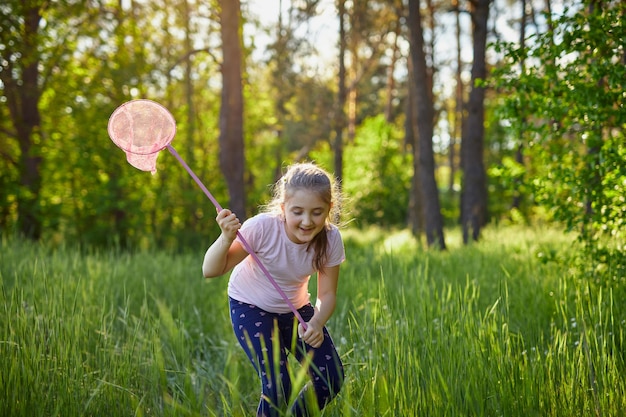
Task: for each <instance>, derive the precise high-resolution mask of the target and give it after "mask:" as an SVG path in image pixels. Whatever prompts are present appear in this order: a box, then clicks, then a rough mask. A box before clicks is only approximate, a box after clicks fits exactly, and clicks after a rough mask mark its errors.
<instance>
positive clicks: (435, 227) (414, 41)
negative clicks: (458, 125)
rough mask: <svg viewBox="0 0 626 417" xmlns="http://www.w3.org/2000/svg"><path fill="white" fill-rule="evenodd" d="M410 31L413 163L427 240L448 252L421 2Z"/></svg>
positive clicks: (413, 4)
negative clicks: (414, 126)
mask: <svg viewBox="0 0 626 417" xmlns="http://www.w3.org/2000/svg"><path fill="white" fill-rule="evenodd" d="M409 31H410V51H411V52H410V54H411V61H412V65H413V75H414V81H415V84H414V90H413V91H411V92H410V93H411V94H414V95H415V111H416V120H417V129H418V133H417V135H418V140H417V146H415V147H414V152H415V157H414V163H413V164H414V168H415V172H417V173H418V174H419V179H420V183H421V190H422V193H421V198H422V203H423V204H422V206H423V210H424V222H425V231H426V241H427V243H428V246H434V245H438V246H439V248H440V249H445V248H446V244H445V239H444V234H443V219H442V216H441V208H440V205H439V191H438V189H437V182H436V180H435V157H434V154H433V131H434V113H435V111H434V106H433V99H432V88H431V87H430V85H431V84H430V82H429V78H428V71H427V66H426V55H425V53H424V35H423V32H422V21H421V16H420V1H419V0H409Z"/></svg>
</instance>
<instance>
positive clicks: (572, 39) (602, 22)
mask: <svg viewBox="0 0 626 417" xmlns="http://www.w3.org/2000/svg"><path fill="white" fill-rule="evenodd" d="M547 4H548V5H549V3H547ZM625 13H626V6H625V4H624V2H609V3H602V2H598V1H593V0H580V1H577V2H575V4H573V5H572V6H571V9H570V12H569V13H567V14H564V15H561V16H560V17H556V18H553V17H552V16H548V21H547V25H548V30H546V31H545V32H542V33H540V34H538V35H537V36H536V37H534V39H533V42H532V43H530V42H528V43H527V45H526V47H525V48H523V47H521V46H520V45H513V44H510V43H509V44H507V43H501V44H499V45H498V50H499V51H504V52H505V56H506V58H507V60H506V65H503V66H502V68H499V69H498V70H497V71H496V72H495V73H494V84H495V85H497V86H498V87H500V88H502V89H503V92H504V94H506V96H505V97H506V99H505V100H504V102H503V106H502V108H501V115H502V117H503V118H506V119H507V120H508V121H509V122H510V123H511V124H512V127H513V128H514V129H516V130H517V131H519V132H522V133H523V138H521V140H525V141H526V143H527V144H528V146H527V147H526V149H525V153H526V155H527V157H528V158H531V159H532V160H533V161H534V165H535V169H536V172H534V177H533V178H532V181H531V182H530V183H529V184H528V185H529V186H530V187H532V189H533V191H534V195H535V199H536V201H537V202H538V203H540V204H542V205H543V206H544V207H546V208H547V209H548V211H549V212H550V213H552V214H553V216H554V218H555V219H556V220H558V221H560V222H562V223H563V224H564V226H565V227H566V228H567V229H568V230H576V231H577V232H578V236H579V238H580V240H581V242H583V244H584V247H585V249H586V251H585V253H586V255H588V256H589V257H590V258H591V260H592V262H586V265H591V268H590V270H591V271H592V274H594V275H595V274H596V272H597V271H601V270H607V271H608V273H609V274H610V279H611V280H619V281H620V282H622V277H623V276H624V272H625V271H626V256H624V252H623V247H624V244H625V243H626V232H625V230H626V229H625V228H624V221H625V219H626V203H625V202H624V195H625V194H626V164H624V160H625V157H626V145H625V143H626V141H625V137H624V136H625V135H624V126H626V108H625V107H624V105H623V104H622V103H623V100H622V98H623V92H624V89H625V88H626V81H625V80H626V65H625V62H626V58H625V56H626V55H625V53H624V50H623V39H624V38H626V24H625V20H624V14H625ZM564 57H567V59H562V58H564ZM522 60H525V62H526V65H525V66H524V70H523V72H521V71H520V69H519V63H520V62H521V61H522ZM531 63H532V65H531ZM496 82H497V83H496ZM524 120H527V121H528V123H525V122H524ZM524 123H525V124H524ZM522 127H524V129H525V130H522ZM598 265H603V267H602V268H597V266H598ZM607 266H608V267H609V268H607Z"/></svg>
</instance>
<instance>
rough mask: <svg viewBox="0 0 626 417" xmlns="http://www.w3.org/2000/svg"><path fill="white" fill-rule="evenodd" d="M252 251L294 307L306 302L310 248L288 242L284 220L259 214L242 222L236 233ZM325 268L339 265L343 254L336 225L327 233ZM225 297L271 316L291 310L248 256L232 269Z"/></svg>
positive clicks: (309, 272)
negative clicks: (255, 307)
mask: <svg viewBox="0 0 626 417" xmlns="http://www.w3.org/2000/svg"><path fill="white" fill-rule="evenodd" d="M239 232H240V233H241V235H242V236H243V237H244V239H245V240H246V242H247V243H248V244H249V245H250V247H251V248H252V249H253V250H254V252H255V253H256V255H257V256H258V258H259V260H260V261H261V263H262V264H263V266H264V267H265V268H266V269H267V270H268V271H269V273H270V275H271V276H272V278H274V280H275V281H276V283H277V284H278V286H279V287H280V288H281V289H282V290H283V291H284V293H285V294H286V295H287V297H288V298H289V301H291V302H292V303H293V305H294V306H295V307H296V308H300V307H302V306H303V305H305V304H306V303H308V302H309V297H310V294H309V291H308V286H309V278H310V277H311V274H313V273H314V272H315V270H314V269H313V252H314V251H313V249H312V248H311V250H307V244H306V243H305V244H297V243H294V242H292V241H291V240H289V238H288V237H287V231H286V230H285V223H284V220H283V219H282V218H281V217H280V216H277V215H272V214H259V215H256V216H254V217H252V218H250V219H248V220H246V221H245V222H244V224H243V225H242V226H241V229H240V230H239ZM327 236H328V260H327V262H326V266H327V267H332V266H336V265H339V264H341V263H342V262H343V261H344V260H345V251H344V247H343V241H342V239H341V234H340V233H339V229H337V227H336V226H334V225H331V227H330V230H328V231H327ZM228 295H229V296H230V297H232V298H234V299H236V300H238V301H243V302H245V303H249V304H252V305H255V306H257V307H260V308H262V309H263V310H266V311H269V312H272V313H289V312H290V311H291V310H290V308H289V306H288V305H287V303H286V302H285V300H283V299H282V297H281V296H280V294H279V293H278V291H276V288H274V286H273V285H272V283H271V282H270V281H269V280H268V278H267V277H266V276H265V274H264V273H263V271H262V270H261V268H259V266H258V265H257V263H256V261H255V260H254V259H253V258H252V257H251V256H249V255H248V256H247V257H246V258H245V259H244V260H243V261H242V262H240V263H239V264H238V265H236V266H235V268H233V271H232V273H231V275H230V281H229V282H228Z"/></svg>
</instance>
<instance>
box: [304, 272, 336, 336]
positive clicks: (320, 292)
mask: <svg viewBox="0 0 626 417" xmlns="http://www.w3.org/2000/svg"><path fill="white" fill-rule="evenodd" d="M338 282H339V265H337V266H331V267H328V268H324V272H319V273H318V274H317V301H316V303H315V313H314V314H313V317H312V318H311V320H310V321H309V322H308V323H307V329H306V331H305V332H303V331H302V325H299V333H300V334H301V337H302V340H304V341H305V342H306V343H307V344H309V345H311V346H312V347H314V348H316V347H320V345H321V344H322V342H323V341H324V333H323V332H322V329H323V328H324V326H325V325H326V322H327V321H328V319H330V316H332V314H333V311H335V305H336V302H337V284H338Z"/></svg>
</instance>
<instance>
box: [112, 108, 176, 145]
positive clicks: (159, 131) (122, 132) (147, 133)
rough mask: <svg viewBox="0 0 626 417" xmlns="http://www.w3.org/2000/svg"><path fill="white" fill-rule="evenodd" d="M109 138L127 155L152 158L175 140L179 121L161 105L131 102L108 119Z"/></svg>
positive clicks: (115, 111)
mask: <svg viewBox="0 0 626 417" xmlns="http://www.w3.org/2000/svg"><path fill="white" fill-rule="evenodd" d="M107 131H108V133H109V137H110V138H111V140H112V141H113V143H115V145H116V146H117V147H118V148H120V149H122V150H123V151H124V152H126V153H127V155H128V154H134V155H151V154H155V153H157V152H159V151H161V150H163V149H165V148H166V147H167V146H168V145H169V144H170V143H171V142H172V140H173V139H174V136H176V120H175V119H174V116H172V113H170V112H169V110H167V109H166V108H165V107H163V106H162V105H161V104H159V103H157V102H155V101H152V100H147V99H137V100H131V101H128V102H126V103H124V104H122V105H120V106H119V107H118V108H116V109H115V110H114V111H113V113H112V114H111V116H110V117H109V123H108V126H107Z"/></svg>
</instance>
